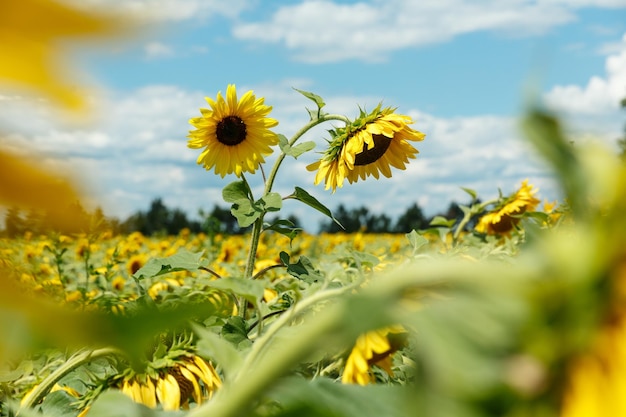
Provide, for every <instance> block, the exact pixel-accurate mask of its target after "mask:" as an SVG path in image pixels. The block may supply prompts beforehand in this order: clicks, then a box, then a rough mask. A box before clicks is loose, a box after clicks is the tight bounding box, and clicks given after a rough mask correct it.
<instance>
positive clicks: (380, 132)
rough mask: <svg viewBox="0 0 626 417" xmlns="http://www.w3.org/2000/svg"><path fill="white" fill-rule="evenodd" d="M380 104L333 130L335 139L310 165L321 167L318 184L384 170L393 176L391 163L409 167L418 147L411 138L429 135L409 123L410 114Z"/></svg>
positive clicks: (336, 183) (336, 182)
mask: <svg viewBox="0 0 626 417" xmlns="http://www.w3.org/2000/svg"><path fill="white" fill-rule="evenodd" d="M394 111H395V109H392V108H390V107H387V108H384V109H382V108H381V106H380V105H378V106H377V107H376V108H375V109H374V110H373V111H372V112H371V113H365V112H364V111H363V110H361V113H360V115H359V117H358V118H357V119H356V120H354V121H353V122H352V123H351V124H349V125H347V126H346V127H343V128H337V129H334V130H331V131H330V134H331V141H330V142H329V146H328V148H327V150H326V151H325V152H324V154H323V156H322V158H321V159H320V160H319V161H317V162H315V163H313V164H311V165H309V166H308V167H307V169H308V170H309V171H315V170H317V174H316V175H315V185H317V184H319V183H320V182H322V180H324V181H325V185H326V189H329V188H332V190H333V192H335V191H336V189H337V187H342V186H343V182H344V180H346V179H347V180H348V182H350V183H353V182H357V181H358V180H359V178H360V179H362V180H364V179H365V178H367V177H368V176H374V177H375V178H376V179H378V178H379V175H380V174H381V173H382V174H383V175H384V176H385V177H387V178H389V177H391V167H394V168H397V169H402V170H403V169H405V168H406V164H407V163H408V162H409V159H413V158H415V155H416V154H417V153H418V150H417V149H415V148H414V147H413V146H411V144H410V143H409V142H408V141H421V140H424V137H425V135H424V134H423V133H421V132H418V131H416V130H413V129H411V128H410V127H409V125H410V124H412V123H413V120H411V118H410V117H409V116H404V115H400V114H396V113H394Z"/></svg>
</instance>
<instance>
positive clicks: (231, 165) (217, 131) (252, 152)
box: [187, 84, 278, 178]
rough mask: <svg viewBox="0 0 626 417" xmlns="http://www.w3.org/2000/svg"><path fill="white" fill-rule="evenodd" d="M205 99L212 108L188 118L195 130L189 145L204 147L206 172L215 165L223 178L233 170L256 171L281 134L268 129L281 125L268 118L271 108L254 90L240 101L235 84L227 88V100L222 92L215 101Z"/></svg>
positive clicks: (200, 159)
mask: <svg viewBox="0 0 626 417" xmlns="http://www.w3.org/2000/svg"><path fill="white" fill-rule="evenodd" d="M206 101H207V102H208V103H209V105H210V106H211V108H210V109H200V112H201V113H202V116H200V117H194V118H192V119H190V120H189V123H190V124H191V125H192V126H193V127H195V130H192V131H190V132H189V135H188V136H187V137H188V138H189V141H188V142H187V146H188V147H190V148H193V149H202V152H201V153H200V156H198V160H197V162H198V164H201V165H203V166H204V167H205V168H206V169H207V171H208V170H211V169H213V168H214V169H215V173H216V174H219V175H220V176H221V177H222V178H223V177H224V176H225V175H226V174H232V173H233V172H234V173H235V175H237V176H240V175H241V174H242V173H243V172H250V173H254V172H255V171H256V169H257V168H258V167H259V164H261V163H263V162H265V159H264V157H265V156H267V155H269V154H271V153H272V148H271V146H273V145H276V144H277V143H278V136H277V135H276V134H275V133H273V132H272V131H270V130H269V128H271V127H274V126H276V125H278V121H276V120H274V119H272V118H269V117H267V115H268V114H269V112H270V111H271V110H272V108H271V107H270V106H266V105H265V104H263V103H264V101H265V99H264V98H259V99H257V98H256V96H255V95H254V94H253V92H252V91H248V92H246V93H245V94H244V95H243V96H242V97H241V99H239V100H238V99H237V91H236V89H235V86H234V85H232V84H229V85H228V88H227V89H226V99H224V97H222V93H221V91H220V92H219V93H218V94H217V99H216V100H213V99H211V98H208V97H207V98H206Z"/></svg>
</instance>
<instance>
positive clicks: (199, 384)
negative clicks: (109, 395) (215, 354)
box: [120, 355, 222, 411]
mask: <svg viewBox="0 0 626 417" xmlns="http://www.w3.org/2000/svg"><path fill="white" fill-rule="evenodd" d="M164 363H165V362H164ZM120 384H121V386H120V388H121V391H122V392H123V393H124V394H126V395H127V396H129V397H130V398H131V399H132V400H133V401H135V402H137V403H141V404H144V405H146V406H148V407H152V408H155V407H156V406H157V404H160V405H161V407H163V409H164V410H167V411H173V410H179V409H180V407H186V406H187V405H188V403H189V401H193V402H194V403H196V404H197V405H201V404H202V403H203V402H204V401H206V400H207V399H210V398H211V397H212V396H213V393H214V392H215V391H216V390H217V389H219V388H220V387H221V385H222V380H221V379H220V377H219V375H218V374H217V372H216V371H215V368H213V365H212V364H211V362H208V361H205V360H204V359H202V358H200V357H199V356H196V355H186V356H182V357H179V358H177V360H176V361H174V362H171V361H170V362H168V363H167V366H165V367H162V368H159V369H151V370H150V371H149V372H147V373H145V374H134V373H132V374H130V375H127V376H126V377H124V378H123V379H122V380H121V381H120Z"/></svg>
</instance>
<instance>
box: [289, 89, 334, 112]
mask: <svg viewBox="0 0 626 417" xmlns="http://www.w3.org/2000/svg"><path fill="white" fill-rule="evenodd" d="M294 90H296V91H297V92H298V93H300V94H302V95H303V96H304V97H306V98H308V99H309V100H312V101H313V102H315V104H316V105H317V108H318V110H322V107H324V106H325V105H326V103H324V99H323V98H321V97H320V96H318V95H317V94H313V93H310V92H308V91H303V90H298V89H297V88H294Z"/></svg>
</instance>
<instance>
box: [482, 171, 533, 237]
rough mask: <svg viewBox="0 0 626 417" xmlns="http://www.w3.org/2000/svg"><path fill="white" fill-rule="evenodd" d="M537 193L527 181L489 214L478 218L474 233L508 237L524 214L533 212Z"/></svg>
mask: <svg viewBox="0 0 626 417" xmlns="http://www.w3.org/2000/svg"><path fill="white" fill-rule="evenodd" d="M536 192H537V190H536V189H533V186H532V185H529V184H528V180H524V182H522V186H521V187H520V189H519V190H517V192H516V193H515V194H513V195H512V196H510V197H508V198H507V199H504V200H503V201H501V202H500V203H499V204H498V206H497V207H496V208H495V209H494V210H493V211H491V212H489V213H487V214H485V215H484V216H483V217H481V218H480V220H479V221H478V224H477V225H476V231H478V232H480V233H487V234H490V235H508V234H509V233H510V232H511V231H512V230H513V228H514V227H515V226H516V225H517V224H518V223H519V221H520V216H521V215H522V214H524V213H525V212H529V211H534V210H535V208H536V207H537V205H539V203H540V201H539V200H538V199H537V198H535V197H534V195H533V194H535V193H536Z"/></svg>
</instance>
